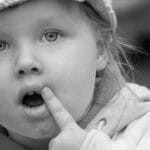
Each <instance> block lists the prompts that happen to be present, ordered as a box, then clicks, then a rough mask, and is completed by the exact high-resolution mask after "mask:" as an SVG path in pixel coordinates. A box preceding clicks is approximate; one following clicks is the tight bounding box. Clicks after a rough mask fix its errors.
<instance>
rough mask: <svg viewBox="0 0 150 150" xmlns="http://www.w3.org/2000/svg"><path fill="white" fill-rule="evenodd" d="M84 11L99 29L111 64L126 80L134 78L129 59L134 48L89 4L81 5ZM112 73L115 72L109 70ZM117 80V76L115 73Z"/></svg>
mask: <svg viewBox="0 0 150 150" xmlns="http://www.w3.org/2000/svg"><path fill="white" fill-rule="evenodd" d="M80 6H81V9H82V11H84V13H85V15H86V16H87V17H88V18H89V19H90V21H91V22H92V24H93V25H94V26H96V28H97V27H98V28H99V31H100V32H101V35H102V44H103V46H104V47H105V49H106V50H107V52H108V55H109V62H110V63H111V64H114V66H116V69H118V70H119V71H120V72H121V74H122V76H123V77H124V78H125V79H129V78H130V77H133V73H132V70H133V67H132V65H131V63H130V61H129V59H128V57H127V52H128V50H129V49H130V50H134V47H133V46H132V45H131V44H129V43H128V42H127V41H125V40H123V39H121V38H119V37H118V35H117V34H116V33H115V32H114V31H113V30H112V29H111V27H110V25H109V22H108V21H107V20H106V19H105V18H103V17H102V16H100V15H99V14H97V12H96V11H95V10H94V9H93V8H92V7H91V6H90V5H89V4H88V3H87V2H84V3H81V4H80ZM109 71H110V72H113V71H112V70H111V69H109ZM113 74H114V75H115V76H116V78H118V77H117V74H115V73H113Z"/></svg>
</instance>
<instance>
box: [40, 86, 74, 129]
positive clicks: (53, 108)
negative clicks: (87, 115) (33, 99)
mask: <svg viewBox="0 0 150 150" xmlns="http://www.w3.org/2000/svg"><path fill="white" fill-rule="evenodd" d="M42 97H43V99H44V101H45V104H46V106H47V108H48V110H49V112H50V113H51V114H52V115H53V117H54V119H55V121H56V123H57V124H58V126H59V127H60V129H61V130H64V129H66V128H69V127H72V126H75V125H76V122H75V121H74V119H73V117H72V116H71V115H70V113H69V112H68V111H67V110H66V109H65V107H64V106H63V104H62V103H61V102H60V100H59V99H58V98H57V97H56V96H55V95H54V94H53V92H52V91H51V90H50V89H49V88H48V87H45V88H44V89H43V90H42Z"/></svg>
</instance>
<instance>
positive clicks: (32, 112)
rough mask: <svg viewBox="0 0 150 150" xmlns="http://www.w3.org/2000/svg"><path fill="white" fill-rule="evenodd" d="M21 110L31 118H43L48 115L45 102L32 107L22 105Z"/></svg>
mask: <svg viewBox="0 0 150 150" xmlns="http://www.w3.org/2000/svg"><path fill="white" fill-rule="evenodd" d="M23 110H24V112H25V114H26V115H27V116H28V117H29V118H31V119H43V118H46V117H48V116H49V115H50V114H49V112H48V109H47V108H46V105H45V104H42V105H41V106H39V107H32V108H30V107H24V106H23Z"/></svg>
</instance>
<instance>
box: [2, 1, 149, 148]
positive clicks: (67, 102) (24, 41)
mask: <svg viewBox="0 0 150 150" xmlns="http://www.w3.org/2000/svg"><path fill="white" fill-rule="evenodd" d="M0 10H1V12H0V68H1V72H0V83H1V84H0V124H1V126H2V131H1V133H2V135H1V148H3V149H20V150H21V149H33V150H48V149H49V150H70V149H71V150H79V149H81V150H99V149H103V150H104V149H113V150H114V149H115V150H116V149H119V150H120V149H122V150H131V149H132V150H134V149H139V150H148V148H149V135H150V134H149V124H150V116H149V113H148V112H149V110H150V102H149V99H150V92H149V90H148V89H146V88H145V87H140V86H138V85H136V84H129V83H126V81H125V79H124V78H123V76H122V74H121V70H122V67H121V65H119V64H120V63H121V62H120V55H119V53H121V51H120V50H119V49H118V48H117V45H118V44H117V40H116V39H115V29H116V17H115V14H114V11H113V9H112V6H111V2H110V1H109V0H87V1H79V0H78V1H75V0H2V1H0ZM120 67H121V68H120ZM120 69H121V70H120ZM139 117H140V119H138V118H139ZM136 119H138V120H136ZM134 120H136V121H134Z"/></svg>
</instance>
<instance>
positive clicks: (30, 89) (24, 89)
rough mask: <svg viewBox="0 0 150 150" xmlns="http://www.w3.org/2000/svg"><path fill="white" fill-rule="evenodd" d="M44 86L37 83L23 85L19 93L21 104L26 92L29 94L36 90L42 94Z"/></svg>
mask: <svg viewBox="0 0 150 150" xmlns="http://www.w3.org/2000/svg"><path fill="white" fill-rule="evenodd" d="M42 88H43V87H42V86H40V85H37V84H33V85H26V86H23V87H22V88H21V89H20V91H19V95H18V100H19V103H20V104H21V103H22V100H23V97H24V96H25V95H26V94H29V93H31V92H34V93H37V94H41V90H42Z"/></svg>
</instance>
